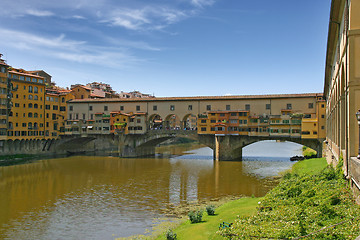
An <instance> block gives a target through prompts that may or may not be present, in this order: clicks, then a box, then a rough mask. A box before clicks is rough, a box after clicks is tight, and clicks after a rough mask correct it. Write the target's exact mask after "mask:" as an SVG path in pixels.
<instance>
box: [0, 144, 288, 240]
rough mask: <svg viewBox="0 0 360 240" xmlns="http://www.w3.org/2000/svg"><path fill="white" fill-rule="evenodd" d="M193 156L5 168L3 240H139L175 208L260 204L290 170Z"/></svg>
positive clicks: (204, 152) (190, 151)
mask: <svg viewBox="0 0 360 240" xmlns="http://www.w3.org/2000/svg"><path fill="white" fill-rule="evenodd" d="M194 148H196V147H194V145H192V146H190V148H189V147H183V148H179V147H177V148H175V149H176V150H174V149H172V148H171V147H170V148H164V151H163V152H161V150H160V153H166V152H170V153H174V152H175V153H176V154H177V155H178V156H177V157H173V158H164V157H159V158H148V159H119V158H114V157H89V156H86V157H84V156H76V157H70V158H60V159H49V160H41V161H38V162H35V163H31V164H24V165H17V166H8V167H0V193H1V197H0V206H1V208H0V239H114V238H115V237H126V236H130V235H133V234H141V233H144V230H145V229H146V228H150V227H151V225H152V220H153V218H155V217H161V216H162V215H163V212H166V211H167V210H168V208H170V207H171V204H175V205H178V204H186V203H189V202H193V201H201V200H206V199H212V198H219V197H223V196H239V195H247V196H251V195H255V196H262V195H264V194H265V193H266V192H267V191H268V190H269V189H270V188H271V187H273V185H274V184H275V183H274V182H272V181H271V179H268V178H267V177H268V176H273V175H276V174H274V173H276V171H277V170H276V169H282V168H287V167H288V166H289V164H290V163H289V161H283V162H279V161H276V162H269V161H267V162H265V163H264V162H262V161H258V160H256V159H253V161H244V162H214V161H213V160H212V151H211V150H210V149H208V148H202V147H201V148H199V146H197V148H198V149H194ZM181 152H182V153H184V155H181ZM255 160H256V161H255ZM274 163H275V164H274ZM169 204H170V205H169Z"/></svg>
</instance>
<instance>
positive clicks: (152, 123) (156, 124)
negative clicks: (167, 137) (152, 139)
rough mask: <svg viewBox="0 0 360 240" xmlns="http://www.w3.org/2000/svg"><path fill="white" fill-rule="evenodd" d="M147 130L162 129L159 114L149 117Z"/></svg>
mask: <svg viewBox="0 0 360 240" xmlns="http://www.w3.org/2000/svg"><path fill="white" fill-rule="evenodd" d="M148 123H149V126H148V127H149V130H158V129H162V128H163V119H162V118H161V116H160V115H159V114H153V115H151V116H150V117H149V120H148Z"/></svg>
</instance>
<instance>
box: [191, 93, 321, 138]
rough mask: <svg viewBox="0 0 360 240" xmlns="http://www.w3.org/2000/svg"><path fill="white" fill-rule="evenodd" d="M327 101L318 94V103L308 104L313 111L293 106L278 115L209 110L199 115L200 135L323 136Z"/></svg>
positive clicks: (245, 111)
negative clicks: (302, 110) (293, 107)
mask: <svg viewBox="0 0 360 240" xmlns="http://www.w3.org/2000/svg"><path fill="white" fill-rule="evenodd" d="M325 104H326V103H325V101H324V100H323V98H322V97H320V96H319V97H317V101H316V102H315V103H308V106H307V108H308V109H310V110H311V111H310V113H300V112H299V111H298V110H297V111H296V113H293V110H292V109H291V106H290V105H288V106H287V108H286V109H281V110H280V114H278V115H274V114H270V115H267V114H261V115H257V114H254V113H251V112H250V111H247V110H239V111H209V112H207V114H200V115H199V116H198V123H197V125H198V134H225V135H226V134H229V135H245V136H274V137H297V138H300V137H301V138H304V139H324V138H325ZM307 108H306V109H307ZM313 109H316V111H315V112H314V111H313Z"/></svg>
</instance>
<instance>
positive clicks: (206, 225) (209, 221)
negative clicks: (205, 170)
mask: <svg viewBox="0 0 360 240" xmlns="http://www.w3.org/2000/svg"><path fill="white" fill-rule="evenodd" d="M259 201H261V198H241V199H238V200H234V201H231V202H227V203H225V204H223V205H221V206H220V207H218V208H216V209H215V215H213V216H209V215H208V214H207V213H206V211H205V209H203V211H204V214H203V217H202V221H201V222H200V223H196V224H191V222H190V220H186V221H184V222H183V223H181V224H180V225H179V226H178V227H176V228H175V229H174V230H173V231H174V232H175V233H176V234H177V239H192V240H203V239H204V240H205V239H213V240H216V239H224V238H223V237H222V236H220V235H219V234H217V233H216V232H217V231H218V230H219V225H220V223H222V222H228V223H231V222H233V221H234V219H235V218H236V217H237V216H238V215H241V216H250V215H252V214H254V213H255V212H256V207H257V205H258V202H259ZM156 239H159V240H160V239H166V237H165V234H161V235H160V236H158V237H157V238H156Z"/></svg>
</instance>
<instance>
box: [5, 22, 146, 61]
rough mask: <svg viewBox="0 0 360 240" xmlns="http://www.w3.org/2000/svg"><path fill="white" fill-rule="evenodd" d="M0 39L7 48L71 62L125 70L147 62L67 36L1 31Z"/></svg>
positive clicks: (121, 51)
mask: <svg viewBox="0 0 360 240" xmlns="http://www.w3.org/2000/svg"><path fill="white" fill-rule="evenodd" d="M0 35H1V36H3V37H2V43H3V45H4V46H10V47H12V48H16V49H20V50H22V51H27V52H29V53H30V54H40V55H43V56H45V57H50V58H56V59H62V60H67V61H71V62H78V63H85V64H86V63H87V64H97V65H101V66H107V67H114V68H126V67H129V66H132V65H134V64H136V63H139V62H142V61H144V60H141V59H138V58H136V57H134V56H133V55H132V54H130V53H129V52H128V51H127V50H126V49H124V48H121V47H117V48H115V47H100V46H94V45H89V44H88V43H87V42H85V41H74V40H68V39H66V37H65V35H64V34H61V35H60V36H58V37H49V38H46V37H42V36H38V35H34V34H31V33H25V32H20V31H14V30H7V29H2V28H0Z"/></svg>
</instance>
